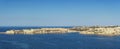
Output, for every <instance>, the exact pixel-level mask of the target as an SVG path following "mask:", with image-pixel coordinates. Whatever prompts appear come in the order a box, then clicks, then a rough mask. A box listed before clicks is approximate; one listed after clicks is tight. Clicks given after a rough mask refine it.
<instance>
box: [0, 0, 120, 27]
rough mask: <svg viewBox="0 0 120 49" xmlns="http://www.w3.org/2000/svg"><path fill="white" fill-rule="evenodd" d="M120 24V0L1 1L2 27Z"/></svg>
mask: <svg viewBox="0 0 120 49" xmlns="http://www.w3.org/2000/svg"><path fill="white" fill-rule="evenodd" d="M82 25H120V0H0V26H82Z"/></svg>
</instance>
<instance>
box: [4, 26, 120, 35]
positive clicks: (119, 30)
mask: <svg viewBox="0 0 120 49" xmlns="http://www.w3.org/2000/svg"><path fill="white" fill-rule="evenodd" d="M76 32H78V33H80V34H95V35H109V36H115V35H120V27H119V26H77V27H73V28H40V29H23V30H8V31H6V32H5V34H49V33H76Z"/></svg>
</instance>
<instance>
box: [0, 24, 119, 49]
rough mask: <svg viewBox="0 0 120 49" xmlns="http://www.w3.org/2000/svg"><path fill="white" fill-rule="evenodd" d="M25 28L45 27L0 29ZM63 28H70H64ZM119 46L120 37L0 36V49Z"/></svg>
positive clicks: (104, 48) (106, 48) (103, 48)
mask: <svg viewBox="0 0 120 49" xmlns="http://www.w3.org/2000/svg"><path fill="white" fill-rule="evenodd" d="M49 27H50V26H49ZM52 27H53V26H52ZM25 28H26V29H30V28H43V27H0V31H1V32H4V31H6V30H11V29H19V30H20V29H25ZM62 28H70V27H63V26H62ZM119 45H120V36H97V35H82V34H78V33H66V34H35V35H25V34H16V35H8V34H0V49H120V46H119Z"/></svg>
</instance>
